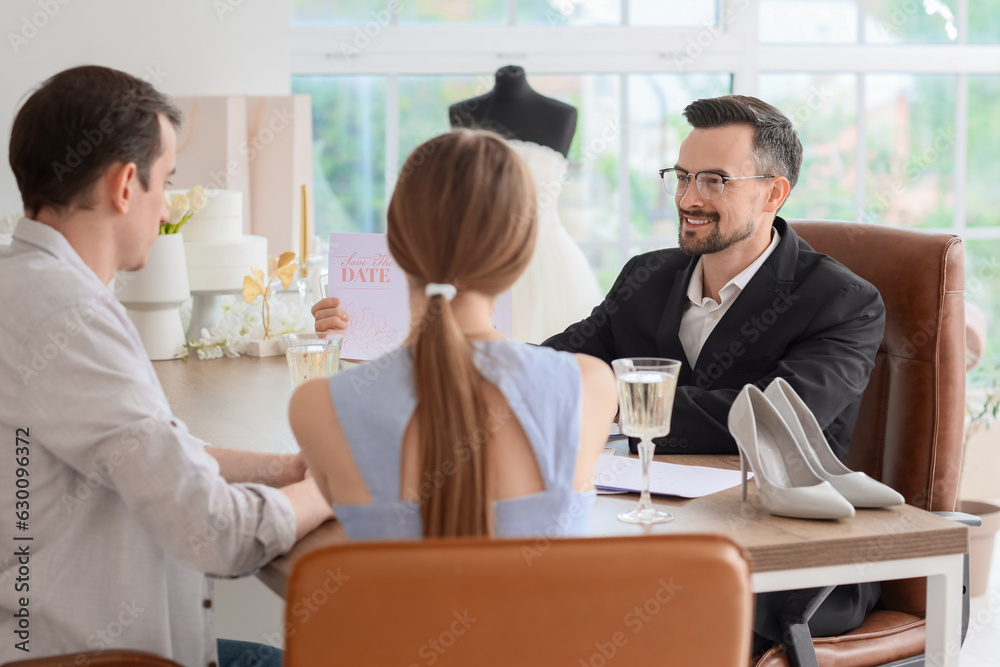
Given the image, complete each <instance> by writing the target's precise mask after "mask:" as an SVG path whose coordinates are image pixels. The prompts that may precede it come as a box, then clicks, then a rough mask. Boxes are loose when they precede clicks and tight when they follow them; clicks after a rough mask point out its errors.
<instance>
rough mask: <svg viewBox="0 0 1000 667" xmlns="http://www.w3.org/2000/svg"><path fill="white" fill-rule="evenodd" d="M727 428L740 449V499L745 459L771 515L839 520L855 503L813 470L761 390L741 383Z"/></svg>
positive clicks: (744, 498) (744, 479)
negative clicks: (740, 389) (845, 497)
mask: <svg viewBox="0 0 1000 667" xmlns="http://www.w3.org/2000/svg"><path fill="white" fill-rule="evenodd" d="M729 432H730V433H732V434H733V438H735V439H736V444H737V445H738V446H739V448H740V470H741V471H742V472H743V500H744V501H745V500H746V499H747V463H749V464H750V468H751V469H752V470H753V473H754V475H753V479H754V481H755V482H756V483H757V488H758V489H759V490H760V502H761V504H762V505H763V506H764V509H766V510H767V511H768V512H770V513H771V514H777V515H779V516H789V517H795V518H799V519H843V518H846V517H851V516H854V507H852V506H851V503H849V502H847V500H846V499H844V497H843V496H842V495H840V494H839V493H838V492H837V490H836V489H835V488H834V487H833V486H832V485H831V484H830V483H829V482H827V481H825V480H823V479H821V478H820V477H819V475H818V474H817V473H816V472H815V471H814V470H813V469H812V467H811V466H810V464H809V461H808V460H806V458H805V455H804V454H803V453H802V450H801V449H800V448H799V445H798V443H797V442H796V441H795V436H793V435H792V432H791V430H790V429H789V428H788V425H787V424H786V423H785V421H784V420H783V419H782V418H781V415H780V414H779V413H778V411H777V410H776V409H775V407H774V406H773V405H771V402H770V401H769V400H767V397H766V396H764V393H763V392H762V391H761V390H760V389H758V388H757V387H755V386H754V385H752V384H748V385H746V386H745V387H743V390H742V391H740V393H739V395H738V396H737V397H736V400H735V401H733V407H732V408H731V409H730V410H729Z"/></svg>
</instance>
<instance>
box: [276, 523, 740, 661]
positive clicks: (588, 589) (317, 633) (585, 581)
mask: <svg viewBox="0 0 1000 667" xmlns="http://www.w3.org/2000/svg"><path fill="white" fill-rule="evenodd" d="M285 599H286V600H287V607H286V618H285V620H286V623H285V631H286V652H285V660H284V664H285V665H286V667H305V666H306V665H308V666H310V667H313V666H317V665H334V664H337V665H413V664H418V665H429V664H434V665H436V667H449V666H458V665H460V666H462V667H466V666H468V665H520V666H525V667H532V666H538V667H541V666H543V665H544V666H545V667H549V666H550V665H557V664H559V665H581V664H582V665H607V664H621V665H637V664H661V663H663V661H664V660H667V661H668V662H669V663H670V664H671V665H677V666H682V665H691V666H695V665H697V666H699V667H700V666H702V665H715V666H718V667H723V666H726V665H732V666H736V665H740V666H743V665H746V661H747V656H748V655H749V654H750V634H751V619H752V607H751V592H750V571H749V565H748V564H747V561H746V559H745V558H744V556H743V554H742V552H741V550H740V548H739V547H737V546H736V545H735V544H734V543H733V542H731V541H729V540H728V539H726V538H723V537H720V536H715V535H658V536H645V537H627V538H603V539H596V538H595V539H556V540H549V539H547V538H538V539H535V538H532V539H518V540H506V539H505V540H480V539H443V540H424V541H419V542H367V543H352V544H346V545H338V546H333V547H328V548H325V549H320V550H317V551H314V552H312V553H310V554H307V555H306V556H304V557H303V558H302V559H301V560H300V561H298V562H297V563H296V565H295V568H294V570H293V572H292V574H291V576H290V577H289V580H288V588H287V592H286V598H285Z"/></svg>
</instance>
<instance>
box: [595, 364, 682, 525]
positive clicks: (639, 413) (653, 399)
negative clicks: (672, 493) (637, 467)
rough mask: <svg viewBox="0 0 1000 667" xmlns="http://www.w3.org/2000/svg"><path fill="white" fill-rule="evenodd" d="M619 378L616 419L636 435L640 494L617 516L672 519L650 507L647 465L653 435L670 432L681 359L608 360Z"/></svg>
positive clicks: (651, 520)
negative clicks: (634, 503) (630, 507)
mask: <svg viewBox="0 0 1000 667" xmlns="http://www.w3.org/2000/svg"><path fill="white" fill-rule="evenodd" d="M611 367H612V368H613V369H614V371H615V378H616V379H617V380H618V405H619V407H620V408H621V409H620V416H619V422H620V425H621V431H622V433H624V434H625V435H630V436H632V437H634V438H639V460H640V461H641V462H642V493H641V495H640V496H639V506H638V507H636V508H635V509H634V510H632V511H631V512H625V513H622V514H619V515H618V520H619V521H624V522H625V523H639V524H645V525H648V524H654V523H664V522H666V521H673V518H674V515H673V514H670V513H668V512H661V511H660V510H658V509H656V508H655V507H653V503H652V502H651V501H650V498H649V464H650V463H651V462H652V460H653V450H654V449H655V446H654V445H653V438H658V437H661V436H664V435H667V434H668V433H670V415H671V413H672V412H673V408H674V390H675V389H676V388H677V375H678V373H680V369H681V362H679V361H675V360H673V359H655V358H629V359H615V360H614V361H612V362H611Z"/></svg>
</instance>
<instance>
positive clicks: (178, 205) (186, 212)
mask: <svg viewBox="0 0 1000 667" xmlns="http://www.w3.org/2000/svg"><path fill="white" fill-rule="evenodd" d="M163 198H164V203H165V204H166V206H167V210H168V211H170V220H169V221H168V222H166V223H165V224H161V225H160V234H177V233H178V232H180V231H181V227H183V226H184V225H185V223H187V221H188V220H190V219H191V216H192V215H194V214H195V213H197V212H198V211H200V210H201V209H203V208H205V204H207V203H208V193H207V192H205V188H203V187H202V186H200V185H196V186H194V187H193V188H191V189H190V190H188V191H187V193H186V194H181V193H177V194H175V195H174V196H172V197H171V196H170V195H169V194H168V193H164V194H163Z"/></svg>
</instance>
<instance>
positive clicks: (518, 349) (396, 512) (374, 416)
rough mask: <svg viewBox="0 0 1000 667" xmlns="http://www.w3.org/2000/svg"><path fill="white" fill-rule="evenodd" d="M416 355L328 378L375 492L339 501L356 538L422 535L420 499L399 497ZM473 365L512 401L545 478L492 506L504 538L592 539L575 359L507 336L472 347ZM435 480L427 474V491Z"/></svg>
mask: <svg viewBox="0 0 1000 667" xmlns="http://www.w3.org/2000/svg"><path fill="white" fill-rule="evenodd" d="M410 355H411V350H410V349H409V348H400V349H398V350H394V351H392V352H390V353H388V354H386V355H383V356H382V357H379V358H378V359H374V360H372V361H369V362H366V363H364V364H361V365H359V366H356V367H354V368H351V369H349V370H347V371H345V372H343V373H339V374H337V375H334V376H333V377H331V378H330V396H331V398H332V400H333V404H334V406H335V408H336V410H337V416H338V418H339V420H340V424H341V426H342V427H343V430H344V435H345V436H346V438H347V444H348V446H349V447H350V449H351V454H352V456H353V457H354V462H355V464H356V465H357V467H358V470H359V472H360V473H361V477H362V479H363V480H364V482H365V485H366V486H367V487H368V491H369V493H370V494H371V497H372V504H371V505H339V504H335V505H334V510H335V511H336V513H337V518H338V519H339V520H340V522H341V524H343V526H344V530H345V532H346V533H347V536H348V537H349V538H350V539H367V540H371V539H392V540H399V539H420V538H421V537H422V535H423V530H422V522H421V518H420V506H419V504H418V503H415V502H404V501H401V500H400V499H399V479H400V467H401V452H402V442H403V432H404V430H405V429H406V426H407V424H408V423H409V422H410V419H411V418H412V417H413V412H414V410H415V409H416V393H415V389H414V383H413V374H412V363H411V356H410ZM473 361H474V363H475V364H476V368H478V369H479V372H480V373H482V374H483V377H484V378H486V379H487V380H488V381H489V382H490V383H492V384H493V385H495V386H496V387H497V388H498V389H499V390H500V392H501V393H502V394H503V396H504V398H505V399H506V400H507V403H508V404H509V405H510V409H511V412H512V413H513V416H514V417H515V418H516V419H517V420H518V421H519V422H520V424H521V426H522V428H523V429H524V432H525V434H526V435H527V437H528V440H529V442H530V443H531V447H532V449H533V451H534V453H535V459H536V460H537V461H538V468H539V470H540V471H541V476H542V480H543V482H544V483H545V490H544V491H541V492H539V493H534V494H531V495H528V496H522V497H518V498H508V499H504V500H499V501H495V502H494V511H495V517H496V535H497V537H531V536H547V537H559V536H579V535H586V534H587V525H588V523H589V521H590V514H591V511H592V510H593V506H594V492H593V491H591V492H578V491H574V490H573V474H574V472H575V469H576V458H577V452H578V449H579V441H580V437H579V435H580V402H581V379H580V367H579V365H578V364H577V361H576V358H575V357H574V356H573V355H572V354H570V353H568V352H558V351H556V350H552V349H550V348H546V347H534V346H531V345H525V344H523V343H517V342H513V341H507V340H500V341H488V342H479V343H474V344H473ZM494 418H496V417H494ZM500 418H503V416H502V415H501V416H500ZM433 483H434V479H433V478H431V479H421V480H420V484H421V486H422V487H424V488H429V485H431V484H433ZM421 495H423V492H421Z"/></svg>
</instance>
